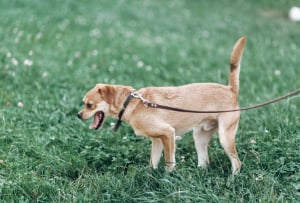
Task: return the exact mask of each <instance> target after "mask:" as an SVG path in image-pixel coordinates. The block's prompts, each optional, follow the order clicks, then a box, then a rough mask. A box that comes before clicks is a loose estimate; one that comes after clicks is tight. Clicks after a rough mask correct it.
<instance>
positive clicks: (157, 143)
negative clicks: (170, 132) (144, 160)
mask: <svg viewBox="0 0 300 203" xmlns="http://www.w3.org/2000/svg"><path fill="white" fill-rule="evenodd" d="M151 140H152V146H151V158H150V165H151V166H152V167H153V168H154V169H156V168H157V166H158V163H159V160H160V157H161V154H162V150H163V144H162V141H161V139H160V138H154V137H152V138H151Z"/></svg>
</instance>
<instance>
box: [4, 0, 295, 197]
mask: <svg viewBox="0 0 300 203" xmlns="http://www.w3.org/2000/svg"><path fill="white" fill-rule="evenodd" d="M296 3H298V6H300V5H299V1H297V0H277V1H273V0H252V1H246V0H239V1H230V0H220V1H204V0H199V1H183V0H172V1H160V0H152V1H150V0H149V1H147V0H139V1H138V0H132V1H130V0H120V1H117V0H116V1H112V0H101V1H100V0H78V1H72V0H64V1H60V0H51V1H46V0H44V1H42V0H24V1H17V0H1V2H0V202H147V203H148V202H299V201H300V150H299V146H300V111H299V107H300V97H299V95H298V96H294V97H292V98H289V99H286V100H284V101H281V102H279V103H276V104H273V105H270V106H267V107H263V108H261V109H257V110H251V111H247V112H243V113H242V116H241V120H240V125H239V131H238V135H237V149H238V151H239V156H240V158H241V160H242V162H243V167H242V170H241V171H240V173H239V174H238V175H236V176H232V175H231V168H230V167H231V165H230V162H229V159H228V158H227V157H226V155H225V153H224V151H223V149H222V147H221V146H220V144H219V141H218V138H217V136H215V137H214V138H213V139H212V141H211V143H210V149H209V154H210V159H211V164H210V166H209V167H208V168H207V169H206V170H203V169H199V168H197V157H196V151H195V149H194V144H193V140H192V137H191V134H190V133H189V134H187V136H185V137H184V138H183V139H182V140H181V141H180V142H178V143H177V152H176V160H177V167H176V170H175V171H174V172H172V173H169V172H167V171H166V170H165V168H164V164H163V161H161V163H160V166H159V169H157V170H153V169H151V168H150V167H149V165H148V160H149V156H150V141H149V140H148V139H146V138H142V137H137V136H135V135H134V133H133V130H132V129H131V127H130V126H129V125H127V124H123V125H122V127H121V128H120V129H119V131H118V133H114V132H113V131H112V130H111V123H112V122H115V121H114V120H113V119H110V120H108V121H107V122H106V124H105V126H104V128H103V129H101V130H99V131H92V130H89V129H88V126H89V123H90V121H88V122H82V121H80V120H79V119H77V118H76V113H77V112H78V111H79V110H80V109H81V108H82V106H81V99H82V97H83V95H84V93H85V92H86V91H87V90H89V89H90V88H92V87H93V86H94V85H95V84H96V83H109V84H125V85H131V86H133V87H135V88H136V89H138V88H141V87H144V86H169V85H172V86H175V85H182V84H186V83H192V82H217V83H223V84H226V83H227V75H228V71H229V55H230V52H231V50H232V47H233V45H234V43H235V41H236V40H237V39H238V38H239V37H240V36H243V35H246V36H247V38H248V41H247V45H246V48H245V51H244V57H243V61H242V67H241V75H240V83H241V87H240V96H239V103H240V106H247V105H250V104H256V103H259V102H262V101H265V100H268V99H271V98H274V97H277V96H280V95H282V94H285V93H287V92H288V91H291V90H294V89H297V88H299V87H300V80H299V75H300V57H299V53H300V37H299V32H300V24H299V23H295V22H292V21H290V20H289V19H288V17H287V16H288V15H287V14H288V10H289V9H290V7H292V6H295V5H297V4H296Z"/></svg>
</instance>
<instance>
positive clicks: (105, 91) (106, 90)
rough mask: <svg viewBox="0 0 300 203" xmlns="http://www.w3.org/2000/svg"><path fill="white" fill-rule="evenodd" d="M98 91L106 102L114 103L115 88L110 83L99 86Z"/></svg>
mask: <svg viewBox="0 0 300 203" xmlns="http://www.w3.org/2000/svg"><path fill="white" fill-rule="evenodd" d="M98 91H99V93H100V95H101V96H102V97H103V99H104V101H105V102H106V103H108V104H113V103H114V98H115V93H116V90H115V88H114V87H113V86H110V85H104V86H99V87H98Z"/></svg>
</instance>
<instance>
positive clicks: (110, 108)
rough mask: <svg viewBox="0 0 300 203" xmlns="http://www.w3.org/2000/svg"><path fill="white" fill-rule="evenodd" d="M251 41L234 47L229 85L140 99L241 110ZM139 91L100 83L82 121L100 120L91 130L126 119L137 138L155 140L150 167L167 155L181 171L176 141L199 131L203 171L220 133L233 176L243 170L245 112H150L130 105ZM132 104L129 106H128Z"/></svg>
mask: <svg viewBox="0 0 300 203" xmlns="http://www.w3.org/2000/svg"><path fill="white" fill-rule="evenodd" d="M245 44H246V37H241V38H240V39H239V40H238V41H237V42H236V44H235V45H234V47H233V50H232V53H231V58H230V71H229V79H228V81H229V82H228V85H222V84H217V83H192V84H187V85H183V86H178V87H146V88H142V89H139V90H137V91H136V92H135V94H138V95H142V98H145V99H147V100H148V101H151V102H156V103H158V104H163V105H169V106H173V107H174V106H175V107H179V108H185V109H193V110H213V111H214V110H216V111H218V110H229V109H238V108H239V106H238V94H239V73H240V63H241V59H242V55H243V50H244V46H245ZM132 91H133V87H130V86H123V85H109V84H97V85H96V86H95V87H94V88H93V89H91V90H90V91H89V92H87V93H86V95H85V96H84V98H83V104H84V108H83V109H82V110H81V111H80V112H78V114H77V116H78V118H80V119H81V120H87V119H89V118H91V117H94V121H93V122H92V123H91V125H90V128H91V129H99V128H101V127H102V125H103V123H104V121H105V119H106V118H107V117H109V116H110V117H113V118H119V119H120V120H121V118H120V112H122V114H123V115H121V116H122V121H125V122H127V123H128V124H130V125H131V126H132V128H133V129H134V132H135V134H136V135H141V136H146V137H149V138H151V140H152V146H151V158H150V165H151V166H152V167H153V168H154V169H156V168H157V167H158V163H159V161H160V158H161V156H162V152H164V153H163V154H164V159H165V164H166V167H167V169H168V170H169V171H172V170H173V169H174V168H175V165H176V161H175V150H176V145H175V140H176V138H180V136H182V135H184V134H185V133H187V132H189V131H191V130H193V139H194V143H195V147H196V152H197V155H198V167H204V168H205V167H206V166H207V165H208V164H209V157H208V145H209V141H210V139H211V137H212V135H213V134H214V133H216V132H217V133H218V135H219V140H220V143H221V146H222V147H223V149H224V150H225V152H226V154H227V156H228V157H229V159H230V161H231V166H232V173H233V174H237V173H238V172H239V171H240V169H241V166H242V163H241V161H240V159H239V157H238V153H237V150H236V145H235V136H236V132H237V129H238V123H239V119H240V112H239V111H235V112H227V113H224V112H223V113H202V114H197V113H185V112H175V111H168V110H163V109H155V108H147V107H145V106H144V104H143V102H142V101H141V99H139V98H136V97H134V98H132V99H131V100H130V101H129V100H128V97H129V95H130V94H131V93H132ZM124 102H125V103H126V102H127V104H126V107H125V105H124Z"/></svg>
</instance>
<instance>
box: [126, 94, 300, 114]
mask: <svg viewBox="0 0 300 203" xmlns="http://www.w3.org/2000/svg"><path fill="white" fill-rule="evenodd" d="M299 93H300V88H299V89H296V90H294V91H292V92H289V93H287V94H285V95H283V96H280V97H276V98H274V99H271V100H268V101H266V102H263V103H260V104H256V105H252V106H247V107H242V108H238V109H229V110H214V111H197V110H189V109H181V108H177V107H171V106H165V105H161V104H156V103H152V102H149V101H148V100H146V99H144V98H143V97H142V95H140V94H138V93H136V92H135V91H133V92H132V95H133V97H135V98H138V99H140V100H141V101H142V102H143V104H144V105H145V107H150V108H156V109H165V110H170V111H178V112H186V113H227V112H234V111H245V110H250V109H255V108H259V107H262V106H266V105H269V104H272V103H275V102H278V101H280V100H283V99H286V98H288V97H291V96H294V95H296V94H299Z"/></svg>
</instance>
